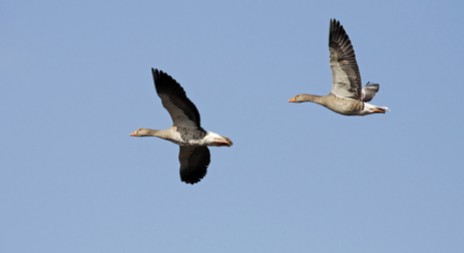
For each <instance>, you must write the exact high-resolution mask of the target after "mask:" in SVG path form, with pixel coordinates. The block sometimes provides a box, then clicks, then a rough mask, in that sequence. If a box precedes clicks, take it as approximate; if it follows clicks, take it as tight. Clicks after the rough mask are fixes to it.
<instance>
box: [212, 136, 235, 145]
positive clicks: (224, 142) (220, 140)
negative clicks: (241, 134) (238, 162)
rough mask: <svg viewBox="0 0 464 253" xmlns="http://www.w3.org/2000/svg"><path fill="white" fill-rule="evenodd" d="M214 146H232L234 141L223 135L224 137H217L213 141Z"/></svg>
mask: <svg viewBox="0 0 464 253" xmlns="http://www.w3.org/2000/svg"><path fill="white" fill-rule="evenodd" d="M215 144H216V145H215V146H218V147H224V146H225V147H230V146H232V145H233V144H234V143H233V142H232V141H231V140H230V139H229V138H227V137H224V138H217V139H216V141H215Z"/></svg>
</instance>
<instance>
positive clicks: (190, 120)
mask: <svg viewBox="0 0 464 253" xmlns="http://www.w3.org/2000/svg"><path fill="white" fill-rule="evenodd" d="M151 70H152V74H153V80H154V82H155V89H156V92H157V93H158V96H159V97H160V98H161V102H162V104H163V106H164V108H166V110H167V111H168V112H169V115H170V116H171V118H172V121H173V125H172V126H171V127H170V128H167V129H164V130H154V129H148V128H139V129H137V130H135V131H134V132H132V133H131V134H130V135H131V136H135V137H146V136H155V137H159V138H162V139H165V140H168V141H171V142H174V143H176V144H178V145H179V147H180V150H179V162H180V178H181V180H182V181H183V182H185V183H188V184H195V183H198V182H199V181H200V180H201V179H202V178H203V177H204V176H205V175H206V170H207V168H208V165H209V163H210V161H211V159H210V153H209V149H208V146H228V147H230V146H232V141H231V140H230V139H229V138H227V137H225V136H221V135H219V134H217V133H214V132H210V131H206V130H204V129H203V128H202V127H201V125H200V113H199V112H198V110H197V108H196V106H195V105H194V104H193V103H192V101H190V99H188V98H187V95H186V94H185V91H184V89H183V88H182V87H181V86H180V84H179V83H177V82H176V80H174V79H173V78H172V77H171V76H170V75H168V74H166V73H165V72H163V71H161V70H157V69H153V68H152V69H151Z"/></svg>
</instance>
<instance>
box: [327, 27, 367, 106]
mask: <svg viewBox="0 0 464 253" xmlns="http://www.w3.org/2000/svg"><path fill="white" fill-rule="evenodd" d="M329 49H330V68H331V69H332V93H333V94H335V95H337V96H339V97H345V98H353V99H358V100H359V99H360V98H361V75H360V73H359V68H358V63H357V62H356V55H355V53H354V49H353V46H352V44H351V41H350V38H349V37H348V35H347V34H346V31H345V29H344V28H343V26H342V25H341V24H340V22H339V21H337V20H335V19H331V20H330V32H329Z"/></svg>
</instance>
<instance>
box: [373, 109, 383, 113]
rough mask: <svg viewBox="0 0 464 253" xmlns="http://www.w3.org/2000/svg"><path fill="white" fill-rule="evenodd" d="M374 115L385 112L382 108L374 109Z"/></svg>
mask: <svg viewBox="0 0 464 253" xmlns="http://www.w3.org/2000/svg"><path fill="white" fill-rule="evenodd" d="M374 113H385V110H384V109H382V108H375V109H374Z"/></svg>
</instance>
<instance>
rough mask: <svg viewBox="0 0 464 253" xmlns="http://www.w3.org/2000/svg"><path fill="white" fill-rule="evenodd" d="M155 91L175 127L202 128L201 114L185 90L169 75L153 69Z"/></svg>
mask: <svg viewBox="0 0 464 253" xmlns="http://www.w3.org/2000/svg"><path fill="white" fill-rule="evenodd" d="M151 71H152V74H153V80H154V82H155V89H156V92H157V93H158V96H159V97H160V98H161V102H162V104H163V106H164V108H166V110H167V111H168V112H169V115H171V118H172V121H173V123H174V125H176V126H180V127H188V128H200V113H199V112H198V110H197V107H196V106H195V104H193V103H192V101H190V99H188V97H187V95H186V94H185V91H184V89H183V88H182V86H180V84H179V83H178V82H177V81H176V80H174V78H172V77H171V76H170V75H168V74H167V73H165V72H163V71H161V70H158V69H153V68H152V69H151Z"/></svg>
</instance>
